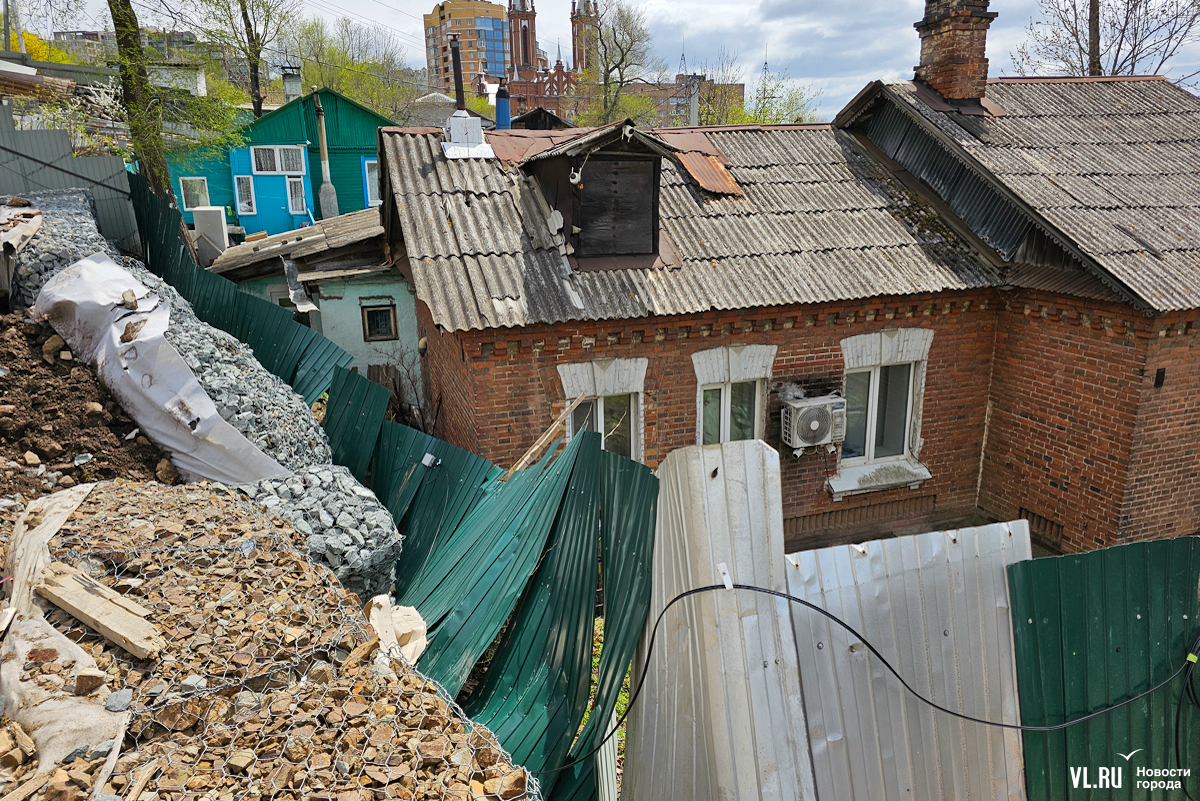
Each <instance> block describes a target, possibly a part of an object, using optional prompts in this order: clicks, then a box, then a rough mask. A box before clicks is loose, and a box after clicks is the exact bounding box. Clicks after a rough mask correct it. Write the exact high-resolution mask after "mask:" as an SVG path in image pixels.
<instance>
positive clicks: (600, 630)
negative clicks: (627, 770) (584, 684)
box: [575, 617, 630, 765]
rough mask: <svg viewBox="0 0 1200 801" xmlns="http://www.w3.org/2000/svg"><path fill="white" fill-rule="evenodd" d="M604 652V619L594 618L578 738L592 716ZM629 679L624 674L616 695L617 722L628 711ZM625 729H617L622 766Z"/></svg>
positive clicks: (618, 754)
mask: <svg viewBox="0 0 1200 801" xmlns="http://www.w3.org/2000/svg"><path fill="white" fill-rule="evenodd" d="M603 650H604V618H602V617H598V618H596V622H595V624H594V625H593V627H592V682H591V689H590V690H589V691H588V708H587V712H585V713H584V715H583V721H582V722H581V723H580V724H579V731H578V732H576V733H575V735H576V736H577V737H578V736H579V733H580V732H582V731H583V727H584V726H586V725H587V722H588V718H589V717H591V715H592V704H593V703H594V702H595V700H596V688H597V686H598V684H599V681H600V652H601V651H603ZM629 677H630V673H629V672H626V674H625V679H624V681H623V682H622V683H621V692H620V693H618V694H617V720H620V719H621V716H622V715H624V714H625V711H626V710H627V709H629ZM625 727H626V724H624V723H622V724H621V727H620V728H619V729H617V764H618V765H622V764H624V762H625Z"/></svg>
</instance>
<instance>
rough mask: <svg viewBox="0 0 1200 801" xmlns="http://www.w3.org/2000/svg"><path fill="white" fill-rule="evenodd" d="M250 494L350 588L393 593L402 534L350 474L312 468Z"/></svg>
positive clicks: (369, 593)
mask: <svg viewBox="0 0 1200 801" xmlns="http://www.w3.org/2000/svg"><path fill="white" fill-rule="evenodd" d="M246 492H247V494H248V495H249V496H250V497H251V498H254V499H255V500H256V501H257V502H258V503H259V504H261V505H262V506H263V507H265V508H267V509H269V510H271V511H272V512H274V513H275V514H277V515H279V516H280V517H282V518H284V519H285V520H287V521H288V522H290V523H291V524H292V525H293V526H294V527H295V528H296V530H297V531H299V532H300V533H301V534H302V535H304V536H305V537H307V538H308V552H309V554H310V555H311V556H312V558H314V559H322V560H324V561H325V562H326V563H328V564H329V566H330V567H331V568H333V573H334V575H336V576H337V577H338V580H339V581H340V582H341V583H342V585H343V586H345V587H346V588H347V589H349V590H351V591H352V592H355V593H358V594H360V595H362V596H363V597H367V598H369V597H372V596H374V595H378V594H380V593H387V592H390V591H391V584H392V565H394V564H395V563H396V559H397V558H398V557H399V556H400V546H401V537H400V532H399V531H397V530H396V524H395V523H394V522H393V521H392V515H391V513H390V512H389V511H388V510H387V508H386V507H384V505H383V504H381V503H380V502H379V499H378V498H376V497H375V493H373V492H371V491H370V490H369V489H367V488H365V487H364V486H363V485H361V484H359V483H358V481H357V480H355V478H354V476H353V475H351V473H350V471H349V470H348V469H346V468H345V467H341V466H337V465H334V466H328V467H308V468H305V469H303V470H299V471H297V472H295V473H293V474H292V475H290V476H288V477H286V478H280V479H268V480H266V481H262V482H259V484H258V485H257V486H255V487H251V488H247V490H246Z"/></svg>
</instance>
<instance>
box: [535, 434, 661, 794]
mask: <svg viewBox="0 0 1200 801" xmlns="http://www.w3.org/2000/svg"><path fill="white" fill-rule="evenodd" d="M657 502H658V480H657V479H656V478H655V477H654V474H653V472H652V471H651V470H650V468H648V467H645V466H644V465H640V464H636V463H634V462H631V461H629V460H628V459H624V458H622V457H620V456H617V455H616V454H612V453H609V452H607V451H602V452H601V453H600V546H601V559H600V563H601V565H602V569H601V578H602V581H603V589H604V646H603V648H602V650H601V651H600V664H599V666H598V668H597V671H596V696H595V701H594V702H593V705H592V713H591V715H590V716H589V717H588V721H587V724H586V725H585V726H584V727H583V731H581V732H580V733H579V737H578V738H576V740H575V744H574V745H573V746H572V747H571V751H570V753H568V754H567V757H566V761H567V762H572V761H574V760H576V759H578V758H579V757H580V756H581V755H582V754H586V753H589V752H591V751H592V750H593V749H595V748H596V747H597V746H598V745H599V744H600V742H601V741H602V740H603V739H604V737H605V736H606V735H607V734H608V733H609V732H610V731H611V730H612V724H613V723H614V722H615V721H614V713H615V711H616V707H617V697H618V695H619V694H620V692H621V684H622V682H623V681H624V679H625V674H626V673H627V672H628V671H629V665H630V662H631V661H632V660H633V655H634V652H635V651H636V650H637V644H638V638H639V637H641V633H642V622H643V621H645V620H646V614H647V613H648V612H649V610H650V589H651V587H650V580H651V575H652V571H651V568H652V564H651V558H652V556H653V553H654V516H655V510H656V509H657ZM609 746H611V748H609ZM605 749H607V750H608V751H609V764H607V765H606V764H603V762H602V760H603V758H604V757H605V756H606V753H605V751H601V752H600V753H599V754H597V755H596V756H595V757H593V758H592V759H587V760H585V761H583V762H581V763H580V764H579V765H576V766H573V767H571V768H568V769H567V770H565V771H562V772H560V773H558V774H556V775H555V776H550V777H547V778H546V779H545V780H543V788H542V789H543V794H544V795H545V796H546V797H547V798H549V799H551V800H552V801H592V800H593V799H599V798H604V797H608V798H614V799H615V797H616V787H615V786H613V787H611V793H609V794H607V795H606V794H605V793H604V792H603V789H602V788H601V787H600V786H599V784H598V777H600V776H603V777H604V779H605V780H610V779H615V777H616V770H615V768H616V764H615V763H616V738H615V737H614V738H613V739H610V740H609V741H608V742H607V743H606V744H605Z"/></svg>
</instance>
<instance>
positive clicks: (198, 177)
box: [179, 175, 212, 211]
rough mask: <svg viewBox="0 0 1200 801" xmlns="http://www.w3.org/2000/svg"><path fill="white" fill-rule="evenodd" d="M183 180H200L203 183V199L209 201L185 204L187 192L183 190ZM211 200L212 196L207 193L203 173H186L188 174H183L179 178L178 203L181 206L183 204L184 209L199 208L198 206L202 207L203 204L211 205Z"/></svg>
mask: <svg viewBox="0 0 1200 801" xmlns="http://www.w3.org/2000/svg"><path fill="white" fill-rule="evenodd" d="M184 181H202V182H203V183H204V199H205V200H208V201H210V202H209V203H202V204H200V205H199V206H189V205H188V204H187V192H184V191H183V182H184ZM211 201H212V197H211V196H210V195H209V194H208V178H206V177H204V176H203V175H194V176H193V175H188V176H184V177H183V178H180V179H179V204H180V205H181V206H183V210H184V211H191V210H192V209H199V208H203V207H204V206H211V205H212V203H211Z"/></svg>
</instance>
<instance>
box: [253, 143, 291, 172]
mask: <svg viewBox="0 0 1200 801" xmlns="http://www.w3.org/2000/svg"><path fill="white" fill-rule="evenodd" d="M250 162H251V164H252V165H253V168H254V169H253V172H254V173H255V174H256V175H262V174H266V175H304V148H302V147H298V146H296V145H255V146H254V147H251V148H250Z"/></svg>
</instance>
